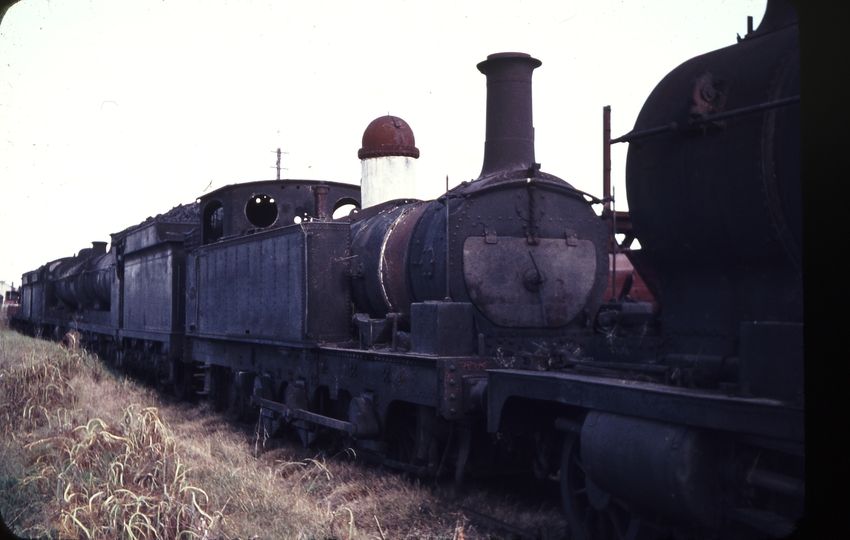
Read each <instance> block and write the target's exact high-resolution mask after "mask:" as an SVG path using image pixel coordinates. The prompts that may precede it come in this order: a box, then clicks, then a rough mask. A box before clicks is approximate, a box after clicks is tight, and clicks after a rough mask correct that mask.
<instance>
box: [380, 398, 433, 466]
mask: <svg viewBox="0 0 850 540" xmlns="http://www.w3.org/2000/svg"><path fill="white" fill-rule="evenodd" d="M393 425H394V428H393V430H392V436H391V437H390V438H389V439H388V440H387V443H388V447H387V457H388V458H390V459H392V460H394V461H398V462H399V463H406V464H409V465H415V466H427V467H428V469H429V471H428V474H429V475H430V474H433V473H434V471H435V470H436V467H437V463H438V461H439V454H438V447H437V441H436V439H435V436H434V435H435V434H434V431H435V429H436V414H435V413H434V410H433V409H432V408H430V407H427V406H425V405H418V406H412V407H405V408H403V409H402V410H400V411H399V412H398V413H397V415H396V417H395V419H394V422H393Z"/></svg>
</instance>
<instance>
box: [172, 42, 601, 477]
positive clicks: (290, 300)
mask: <svg viewBox="0 0 850 540" xmlns="http://www.w3.org/2000/svg"><path fill="white" fill-rule="evenodd" d="M539 65H540V61H539V60H537V59H534V58H532V57H530V56H529V55H527V54H523V53H499V54H494V55H490V56H489V57H488V59H487V60H485V61H484V62H482V63H480V64H479V65H478V68H479V70H480V71H481V72H482V73H484V74H485V75H486V78H487V96H488V97H487V126H486V141H485V157H484V164H483V167H482V171H481V174H480V176H479V177H478V178H477V179H476V180H473V181H470V182H463V183H461V184H460V185H459V186H457V187H455V188H454V189H452V190H450V191H448V192H447V193H445V194H444V195H443V196H442V197H440V198H438V199H436V200H430V201H423V200H419V199H417V198H415V195H416V192H415V187H416V182H415V163H416V161H415V160H416V159H417V158H418V156H419V150H418V149H417V148H416V146H415V140H414V137H413V133H412V130H411V129H410V127H409V126H408V125H407V124H406V122H404V121H403V120H402V119H400V118H398V117H394V116H386V117H381V118H378V119H376V120H375V121H374V122H372V123H371V124H370V125H369V126H368V127H367V129H366V131H365V133H364V135H363V147H362V148H361V149H360V151H359V153H358V155H359V157H360V158H361V163H362V178H361V186H360V188H358V187H357V186H346V185H344V184H335V183H329V182H324V183H315V184H311V183H309V182H301V181H287V182H257V183H249V184H238V185H233V186H227V187H225V188H222V189H220V190H217V191H215V192H211V193H208V194H205V195H204V196H202V197H201V198H200V199H199V201H200V202H199V204H200V214H201V218H202V225H201V231H202V233H201V238H200V245H199V246H198V247H197V248H196V249H193V250H191V251H190V252H189V254H188V257H187V266H186V350H185V351H184V356H183V358H184V360H185V365H184V366H183V367H182V369H183V370H185V372H187V373H190V375H189V376H188V379H191V380H193V381H195V384H194V386H193V389H194V391H195V392H198V393H203V394H206V395H207V396H208V398H209V400H210V402H211V404H212V405H213V406H214V407H215V408H217V409H220V410H223V411H227V414H228V415H229V416H231V417H232V418H234V419H242V420H244V419H251V420H256V421H257V422H258V424H257V425H259V426H260V427H261V428H262V431H263V433H264V435H269V436H270V435H273V434H275V433H276V432H277V431H278V430H280V429H282V428H286V429H289V430H294V432H295V433H297V435H298V436H299V437H300V438H301V440H302V441H303V442H304V443H305V444H310V443H312V442H313V441H315V440H316V439H317V438H320V437H323V438H330V439H331V440H333V441H337V442H338V443H340V444H344V445H346V446H350V447H352V448H354V449H355V451H356V452H357V455H358V456H361V457H369V458H373V459H377V460H379V461H380V462H382V463H384V464H386V465H390V466H393V467H396V468H400V469H403V470H405V471H407V472H410V473H413V474H417V475H440V474H442V473H443V472H445V473H447V474H451V473H452V472H453V473H454V475H455V479H456V481H457V482H458V483H459V482H460V481H461V480H462V479H463V477H464V476H465V475H466V474H467V473H472V472H482V473H485V472H487V471H486V470H487V469H488V468H490V467H492V466H493V465H494V463H495V462H496V458H497V457H498V456H497V454H498V453H499V452H500V451H501V450H498V449H497V450H494V447H493V445H492V444H490V441H491V439H492V436H491V435H490V434H488V433H487V432H486V426H485V422H484V421H483V419H484V416H485V414H486V408H487V400H486V396H487V369H493V368H499V367H501V368H514V369H523V368H525V369H538V368H539V367H540V366H537V365H536V364H535V362H537V361H538V360H539V358H541V357H545V358H547V359H548V358H549V351H552V350H558V351H572V350H575V349H576V348H578V347H579V346H580V345H581V344H582V343H584V342H586V341H588V340H589V339H590V338H591V337H592V334H593V314H595V313H596V311H597V310H598V308H599V305H600V304H601V303H602V301H603V297H604V294H605V289H606V278H607V275H608V271H607V267H608V253H607V249H606V247H605V246H606V244H605V243H606V241H607V235H608V228H607V225H606V224H605V223H604V222H603V221H602V220H600V219H599V217H598V216H597V215H596V214H595V213H594V212H593V210H592V208H591V202H590V201H589V199H592V198H590V197H588V196H586V195H585V194H583V193H581V192H579V191H577V190H575V189H574V188H573V187H572V186H570V185H569V184H568V183H566V182H565V181H563V180H561V179H559V178H557V177H555V176H553V175H550V174H547V173H545V172H542V171H541V170H540V165H539V164H537V163H535V159H534V135H533V133H534V132H533V126H532V117H531V74H532V71H533V70H534V69H535V68H536V67H537V66H539ZM361 196H362V204H361ZM347 204H350V205H352V206H354V209H353V210H352V211H351V212H350V213H348V214H347V215H343V216H341V217H338V218H334V214H335V213H337V211H338V209H339V208H342V207H344V206H346V205H347ZM540 351H546V354H545V355H544V354H542V353H541V352H540ZM201 381H203V384H201ZM505 452H508V450H505Z"/></svg>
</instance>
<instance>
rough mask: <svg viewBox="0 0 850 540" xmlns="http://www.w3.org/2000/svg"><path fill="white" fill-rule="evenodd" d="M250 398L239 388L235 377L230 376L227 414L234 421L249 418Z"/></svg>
mask: <svg viewBox="0 0 850 540" xmlns="http://www.w3.org/2000/svg"><path fill="white" fill-rule="evenodd" d="M248 408H249V404H248V399H247V398H246V397H245V395H244V394H243V393H242V392H241V391H240V390H239V387H238V386H237V384H236V381H235V380H234V379H233V377H229V384H228V385H227V410H226V411H225V414H226V415H227V418H229V419H230V420H231V421H233V422H244V421H246V420H247V418H248Z"/></svg>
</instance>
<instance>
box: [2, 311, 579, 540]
mask: <svg viewBox="0 0 850 540" xmlns="http://www.w3.org/2000/svg"><path fill="white" fill-rule="evenodd" d="M263 446H264V445H263V444H262V441H259V440H257V439H256V436H255V435H254V433H253V431H252V430H250V429H244V428H242V427H240V426H234V425H232V424H229V423H227V422H225V421H224V420H223V419H222V418H221V417H220V416H219V415H217V414H214V413H212V412H210V411H209V409H208V408H207V407H206V406H204V405H201V406H197V405H194V406H193V405H187V404H181V403H174V402H171V401H169V400H168V399H164V398H162V397H161V396H158V395H157V394H156V393H155V392H153V391H152V390H150V389H148V388H146V387H142V386H140V385H138V384H137V383H135V382H134V381H132V380H128V379H126V378H124V377H119V376H116V375H115V374H113V373H112V372H110V371H108V370H107V369H105V368H104V367H103V365H102V364H101V363H100V361H99V360H98V359H97V358H96V357H94V356H91V355H89V354H87V353H86V352H84V351H79V350H75V349H74V348H73V347H70V348H65V347H62V346H60V345H58V344H55V343H50V342H45V341H39V340H32V339H29V338H26V337H23V336H20V335H18V334H16V333H14V332H11V331H9V330H7V329H4V328H0V511H2V514H3V517H4V519H5V521H6V523H7V524H9V525H10V527H11V528H12V530H13V531H16V533H17V534H19V535H22V536H29V537H39V538H128V539H135V538H139V539H142V538H145V539H147V538H175V539H176V538H180V539H187V540H188V539H195V538H206V539H219V538H220V539H235V538H240V539H245V540H247V539H252V538H262V539H265V538H270V539H271V538H275V539H277V538H292V539H354V538H358V539H361V538H362V539H379V540H389V539H414V538H416V539H423V540H425V539H438V538H444V539H452V540H454V539H459V538H465V539H466V540H472V539H484V538H494V539H496V538H499V537H497V536H491V535H490V534H488V533H487V532H486V531H484V530H482V529H480V528H476V526H474V525H473V524H472V523H470V522H469V521H468V519H467V518H466V517H465V516H464V515H463V513H462V512H460V511H458V510H456V509H455V508H456V507H455V506H454V504H453V501H450V500H448V499H447V498H446V497H444V496H443V495H444V494H442V495H441V492H440V490H439V489H437V490H435V489H433V488H431V487H430V486H420V485H419V483H418V482H416V481H414V482H411V481H407V480H404V479H403V478H402V477H401V476H399V475H398V474H394V473H393V474H390V473H385V472H384V471H382V470H380V469H379V468H376V467H370V466H363V465H360V464H359V463H357V462H352V461H351V460H350V459H348V458H350V457H352V451H351V450H346V451H343V452H341V453H339V454H336V455H324V454H319V455H316V454H315V450H308V449H304V448H301V447H299V446H295V445H292V444H289V443H282V442H274V441H271V442H270V444H267V445H266V447H265V448H263ZM454 502H459V503H461V504H465V505H468V506H477V507H478V508H482V509H484V510H483V511H486V512H487V513H494V514H496V515H498V516H500V517H501V518H502V519H507V518H506V514H505V512H509V513H510V512H516V514H515V515H516V516H518V519H520V520H522V519H527V520H528V522H529V523H531V524H532V530H534V527H537V530H538V531H540V530H541V528H540V527H544V528H545V525H540V526H538V525H534V523H538V524H539V522H541V520H543V522H546V520H548V519H550V517H549V516H547V515H544V514H545V513H541V512H537V511H535V510H534V509H531V510H529V509H524V510H515V509H508V510H506V508H508V506H510V505H507V506H506V505H502V503H501V502H499V501H496V502H494V500H493V499H490V500H482V499H481V496H480V495H474V496H471V497H467V498H466V499H464V500H460V501H454ZM494 508H495V510H494ZM523 513H524V517H523ZM535 520H536V521H535ZM562 534H563V530H562V529H558V530H557V531H556V532H551V533H545V532H544V533H543V534H539V536H540V537H541V538H559V537H561V535H562Z"/></svg>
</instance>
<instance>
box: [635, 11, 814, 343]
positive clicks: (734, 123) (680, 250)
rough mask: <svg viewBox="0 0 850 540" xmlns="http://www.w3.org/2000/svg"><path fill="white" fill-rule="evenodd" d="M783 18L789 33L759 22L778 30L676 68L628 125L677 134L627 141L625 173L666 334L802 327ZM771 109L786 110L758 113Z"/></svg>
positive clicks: (797, 183)
mask: <svg viewBox="0 0 850 540" xmlns="http://www.w3.org/2000/svg"><path fill="white" fill-rule="evenodd" d="M790 12H791V16H792V19H791V20H790V26H789V25H786V24H784V23H782V24H780V23H779V22H777V21H772V20H770V19H766V20H765V22H763V25H765V26H766V27H767V26H771V27H774V28H777V29H775V30H773V31H771V32H770V33H764V34H763V35H762V36H761V37H759V38H758V39H747V40H744V41H742V42H741V43H739V44H737V45H733V46H731V47H727V48H725V49H721V50H719V51H715V52H713V53H708V54H705V55H702V56H699V57H697V58H694V59H692V60H689V61H688V62H685V63H684V64H682V65H681V66H680V67H678V68H677V69H676V70H674V71H673V72H671V73H670V74H669V75H668V76H667V77H665V78H664V80H662V81H661V82H660V83H659V85H658V86H657V87H656V89H655V90H654V91H653V93H652V94H651V95H650V97H649V99H648V100H647V102H646V104H645V105H644V108H643V109H642V111H641V113H640V115H639V117H638V120H637V122H636V124H635V128H634V132H642V131H644V130H647V129H652V128H656V127H657V126H667V125H669V124H671V123H676V124H677V126H678V128H679V129H678V131H676V132H666V133H661V134H657V135H655V136H654V137H647V138H644V139H640V140H634V141H633V142H632V143H631V146H630V148H629V156H628V162H627V171H626V173H627V187H628V197H629V207H630V213H631V218H632V224H633V228H634V232H635V234H636V236H637V237H638V239H639V240H640V242H641V246H642V250H641V251H642V254H641V258H642V259H643V260H644V261H645V262H647V263H648V264H649V265H651V266H652V268H653V271H654V274H655V276H656V277H657V279H658V282H659V285H660V289H661V291H662V294H663V295H664V299H665V302H664V309H663V317H664V318H663V326H664V332H665V333H667V334H676V335H680V336H682V335H688V334H693V333H695V332H702V333H708V334H714V335H722V334H727V335H730V336H733V335H736V334H737V332H738V325H739V324H740V322H741V321H745V320H751V321H759V320H772V321H784V322H801V321H802V313H803V311H802V280H801V272H800V261H801V250H802V217H801V216H802V211H801V207H802V205H801V195H800V190H801V184H802V181H801V175H800V173H801V171H800V132H799V125H800V124H799V120H800V116H799V115H800V105H799V103H790V104H789V102H793V101H794V100H795V99H796V98H797V97H798V96H799V95H800V79H799V73H800V67H799V53H798V50H797V47H798V46H797V28H796V25H795V24H793V23H794V22H795V21H794V20H793V9H792V10H790ZM779 28H781V29H779ZM765 104H767V105H765ZM772 104H784V106H781V107H778V106H777V107H771V108H765V107H767V106H768V105H772ZM742 111H743V112H749V114H740V113H741V112H742ZM733 113H734V114H733ZM659 209H663V211H659ZM685 341H686V340H681V339H680V340H679V343H685ZM682 346H684V347H689V346H688V345H682Z"/></svg>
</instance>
